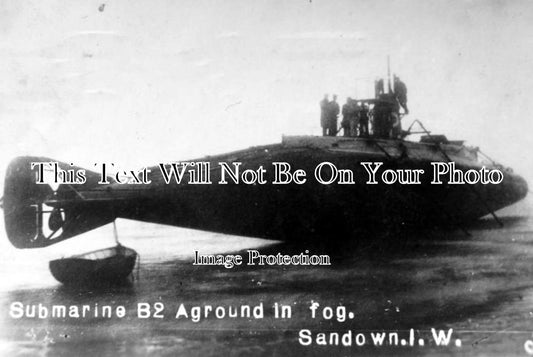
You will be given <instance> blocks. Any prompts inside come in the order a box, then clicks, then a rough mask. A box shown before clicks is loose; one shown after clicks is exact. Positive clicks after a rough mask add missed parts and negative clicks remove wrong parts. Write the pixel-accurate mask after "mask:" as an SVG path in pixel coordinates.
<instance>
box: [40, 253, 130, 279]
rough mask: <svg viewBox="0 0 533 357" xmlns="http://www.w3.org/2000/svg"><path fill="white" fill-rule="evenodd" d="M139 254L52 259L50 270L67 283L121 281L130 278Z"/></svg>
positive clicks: (56, 277)
mask: <svg viewBox="0 0 533 357" xmlns="http://www.w3.org/2000/svg"><path fill="white" fill-rule="evenodd" d="M136 259H137V254H130V255H121V254H118V255H113V256H110V257H107V258H103V259H96V260H93V259H85V258H80V257H72V258H63V259H57V260H52V261H50V263H49V267H50V272H51V273H52V275H53V276H54V278H55V279H56V280H57V281H59V282H60V283H63V284H65V285H82V284H89V283H103V282H120V281H124V280H126V279H127V278H128V276H129V275H130V274H131V272H132V271H133V268H134V267H135V262H136Z"/></svg>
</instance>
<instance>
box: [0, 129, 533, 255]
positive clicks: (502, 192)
mask: <svg viewBox="0 0 533 357" xmlns="http://www.w3.org/2000/svg"><path fill="white" fill-rule="evenodd" d="M32 161H51V160H49V159H46V158H35V157H21V158H17V159H15V160H14V161H13V162H12V163H11V164H10V167H9V168H8V174H7V175H6V184H5V191H4V217H5V221H6V230H7V233H8V237H9V239H10V241H11V242H12V243H13V245H15V246H16V247H19V248H36V247H43V246H47V245H50V244H54V243H56V242H59V241H61V240H64V239H68V238H71V237H73V236H75V235H77V234H80V233H83V232H85V231H88V230H91V229H94V228H96V227H98V226H100V225H103V224H106V223H109V222H112V221H113V220H114V219H116V218H119V217H120V218H128V219H135V220H140V221H145V222H152V223H160V224H167V225H173V226H179V227H187V228H193V229H200V230H205V231H212V232H219V233H227V234H234V235H241V236H249V237H258V238H268V239H276V240H285V241H302V240H304V241H305V240H309V239H315V238H318V239H324V238H325V239H326V240H329V239H332V237H342V239H345V237H350V236H353V237H357V233H358V232H360V231H361V230H365V231H368V230H383V229H385V230H387V231H394V229H396V228H399V227H434V226H439V227H451V228H460V227H463V225H464V224H465V223H466V222H469V221H473V220H475V219H477V218H479V217H482V216H485V215H488V214H491V213H493V212H495V211H497V210H498V209H501V208H503V207H506V206H508V205H511V204H513V203H515V202H517V201H519V200H520V199H522V198H523V197H524V196H525V195H526V194H527V191H528V187H527V183H526V182H525V180H524V179H523V178H521V177H520V176H519V175H516V174H514V173H513V172H512V171H511V170H510V169H506V168H503V167H502V166H501V165H498V164H496V163H493V162H482V161H481V160H479V159H478V156H477V150H476V149H472V148H468V147H466V146H463V145H462V144H457V143H449V144H438V143H415V142H409V141H403V140H384V139H382V140H380V139H375V138H340V137H311V136H297V137H284V138H283V140H282V142H281V143H280V144H274V145H267V146H259V147H252V148H249V149H245V150H240V151H235V152H231V153H227V154H222V155H217V156H209V157H204V158H200V159H196V160H189V161H188V162H190V163H192V162H194V163H198V162H204V163H208V164H209V165H208V167H209V176H210V182H211V183H210V184H191V183H190V180H192V179H193V177H192V175H193V174H192V173H191V172H188V171H186V172H185V174H184V175H183V177H182V181H181V183H179V184H178V183H176V182H174V181H173V180H172V179H171V180H170V182H169V183H167V182H166V181H165V178H164V177H163V174H162V172H161V170H160V168H159V167H152V168H150V171H151V176H150V179H151V183H150V184H142V185H138V184H137V185H134V184H118V183H113V184H106V185H101V184H98V180H99V174H97V173H94V172H90V171H87V182H86V183H84V184H81V185H76V187H74V185H60V186H59V188H58V189H57V190H56V191H55V192H51V190H50V189H49V188H48V189H47V188H45V187H44V186H46V185H36V184H35V183H34V182H33V181H32V179H31V178H32V177H34V176H33V175H34V173H33V172H32V171H31V170H30V169H29V167H30V165H29V163H30V162H32ZM276 162H278V163H287V164H289V165H290V167H291V172H294V171H295V170H298V169H301V170H303V171H304V172H305V173H306V182H305V183H303V184H297V183H294V182H293V183H289V184H273V181H274V173H275V170H274V167H273V165H274V163H276ZM363 162H370V163H375V162H381V163H382V166H381V167H380V169H379V172H382V171H384V170H387V169H391V170H415V169H416V170H420V169H422V170H424V174H422V175H420V183H419V184H401V183H394V184H387V183H384V182H382V181H380V180H379V181H378V183H377V184H368V183H367V181H368V178H369V176H368V173H367V171H366V170H365V168H364V167H363V165H362V163H363ZM432 162H453V163H454V165H455V168H456V169H457V170H460V171H462V172H466V171H467V170H471V169H473V170H480V169H481V168H482V167H485V168H487V169H489V170H492V169H498V170H501V172H502V173H503V180H502V182H500V183H498V184H481V183H478V184H449V183H446V182H444V183H443V184H432V183H431V180H432V179H433V177H432V170H433V167H432V165H431V163H432ZM219 163H226V164H228V166H229V167H234V166H232V164H233V163H240V166H239V171H240V172H241V173H242V172H244V171H245V170H247V169H251V170H253V171H257V170H258V169H260V168H261V167H262V168H263V169H264V177H263V179H264V181H265V183H264V184H261V183H260V182H256V183H255V184H250V183H248V184H246V183H243V182H239V183H235V182H233V181H232V180H231V179H230V178H229V177H228V174H227V172H226V181H227V184H220V181H221V175H222V168H221V165H220V164H219ZM322 163H329V164H328V165H331V166H330V167H332V166H335V167H336V168H337V169H340V170H347V171H350V172H352V173H353V181H351V182H348V183H340V182H339V181H338V180H334V182H332V183H330V184H324V183H320V182H318V181H317V179H316V178H315V174H314V173H315V169H316V168H317V166H319V165H320V164H322ZM60 166H61V167H64V168H65V169H68V168H71V166H69V165H66V164H61V163H60ZM327 171H328V170H327V169H326V170H325V171H324V175H325V176H326V177H327V176H328V172H327ZM47 212H48V213H47ZM50 212H52V213H50ZM54 212H55V213H54ZM52 216H54V217H55V218H54V219H52ZM54 220H55V221H56V222H55V223H54V224H51V221H54ZM46 222H48V227H47V225H46Z"/></svg>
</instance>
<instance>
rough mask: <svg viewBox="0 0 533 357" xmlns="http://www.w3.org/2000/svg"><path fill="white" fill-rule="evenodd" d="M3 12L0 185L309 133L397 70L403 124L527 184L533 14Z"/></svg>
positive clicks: (87, 6)
mask: <svg viewBox="0 0 533 357" xmlns="http://www.w3.org/2000/svg"><path fill="white" fill-rule="evenodd" d="M103 1H104V0H100V1H46V2H43V1H15V0H13V1H2V2H0V52H1V53H0V74H1V80H0V130H1V134H0V135H1V140H0V150H1V152H2V156H1V158H2V160H1V162H0V164H1V168H0V170H1V171H0V174H1V175H2V176H3V173H4V171H5V165H6V164H7V162H8V161H9V160H10V159H11V158H12V157H13V156H16V155H21V154H35V155H47V156H50V157H53V158H57V159H62V160H68V161H72V162H75V163H77V164H81V165H89V164H90V163H93V162H101V161H108V162H109V161H114V162H117V163H119V164H122V165H124V166H127V167H129V168H136V167H139V166H143V165H145V164H154V163H157V162H160V161H167V160H178V159H193V158H196V157H199V156H201V155H205V154H215V153H222V152H224V151H229V150H233V149H239V148H244V147H248V146H251V145H256V144H266V143H275V142H279V141H280V140H281V135H282V134H318V133H319V132H320V127H319V109H318V101H319V100H320V99H321V98H322V95H323V94H324V93H337V94H338V95H339V97H340V98H341V99H342V100H344V98H345V97H346V96H367V95H368V94H370V93H369V92H368V89H369V88H371V86H372V84H373V80H374V78H375V77H376V76H378V75H380V74H384V73H385V72H386V56H387V55H390V56H391V64H392V69H393V71H394V72H396V73H397V74H398V75H399V76H400V77H401V78H402V79H403V80H404V81H405V82H406V84H407V86H408V91H409V93H408V94H409V107H410V109H411V113H412V114H411V115H410V116H409V117H407V118H406V119H405V121H404V125H408V124H409V123H410V122H411V120H412V119H414V118H420V119H422V120H423V122H424V123H425V124H426V126H427V127H428V128H430V129H431V130H432V131H433V132H434V133H445V134H446V135H447V136H448V137H449V138H451V139H466V140H468V142H469V143H470V144H472V145H475V146H481V148H482V149H483V150H484V151H485V152H487V153H488V154H491V155H492V156H493V157H495V158H496V159H498V160H500V161H502V163H504V164H506V165H509V166H512V167H514V168H515V169H516V170H517V171H518V172H520V173H524V174H526V175H527V176H528V177H529V178H533V165H531V163H533V160H532V159H531V156H530V154H529V153H530V151H531V150H530V148H531V145H530V142H531V141H532V139H531V138H532V137H533V125H532V120H533V118H531V116H532V114H533V101H532V100H530V99H529V94H528V93H533V85H532V81H531V78H533V35H532V33H533V25H532V24H531V19H533V2H532V1H428V0H421V1H415V0H410V1H370V0H368V1H355V0H346V1H334V0H328V1H325V0H312V1H309V0H306V1H304V0H298V1H296V0H293V1H288V0H279V1H272V0H268V1H267V0H224V1H214V0H209V1H198V0H191V1H177V0H171V1H170V0H169V1H157V0H149V1H116V0H111V1H106V2H103Z"/></svg>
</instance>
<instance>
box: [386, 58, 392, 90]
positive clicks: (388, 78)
mask: <svg viewBox="0 0 533 357" xmlns="http://www.w3.org/2000/svg"><path fill="white" fill-rule="evenodd" d="M391 92H392V87H391V81H390V55H387V93H391Z"/></svg>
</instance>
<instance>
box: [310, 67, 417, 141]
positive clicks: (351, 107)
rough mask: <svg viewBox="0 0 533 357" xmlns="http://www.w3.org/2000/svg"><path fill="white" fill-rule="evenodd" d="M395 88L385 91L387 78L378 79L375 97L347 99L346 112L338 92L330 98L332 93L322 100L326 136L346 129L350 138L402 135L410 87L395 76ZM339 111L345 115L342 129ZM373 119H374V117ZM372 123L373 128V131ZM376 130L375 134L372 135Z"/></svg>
mask: <svg viewBox="0 0 533 357" xmlns="http://www.w3.org/2000/svg"><path fill="white" fill-rule="evenodd" d="M393 83H394V84H393V88H390V85H389V90H388V92H385V90H384V86H383V80H382V79H380V80H376V81H375V98H376V99H375V100H359V101H358V100H356V99H353V98H350V97H348V98H346V103H345V104H344V105H343V106H342V111H341V110H340V109H339V104H338V103H337V95H333V100H331V101H330V100H329V96H328V94H325V95H324V98H323V99H322V100H321V101H320V125H321V127H322V135H324V136H336V135H337V134H338V133H339V132H340V130H341V129H342V130H343V134H344V136H347V137H356V136H361V137H367V136H370V135H372V136H375V137H378V138H398V137H400V136H401V134H402V130H401V120H400V117H401V115H400V108H402V109H403V114H408V113H409V109H408V108H407V87H406V86H405V84H404V83H403V82H402V81H401V80H400V78H399V77H397V76H394V82H393ZM369 103H370V104H372V105H373V108H372V109H370V107H369ZM339 113H340V114H342V121H341V123H340V124H341V125H340V128H338V117H339ZM370 118H372V120H370ZM369 122H372V131H370V130H369ZM370 133H372V134H370Z"/></svg>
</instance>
